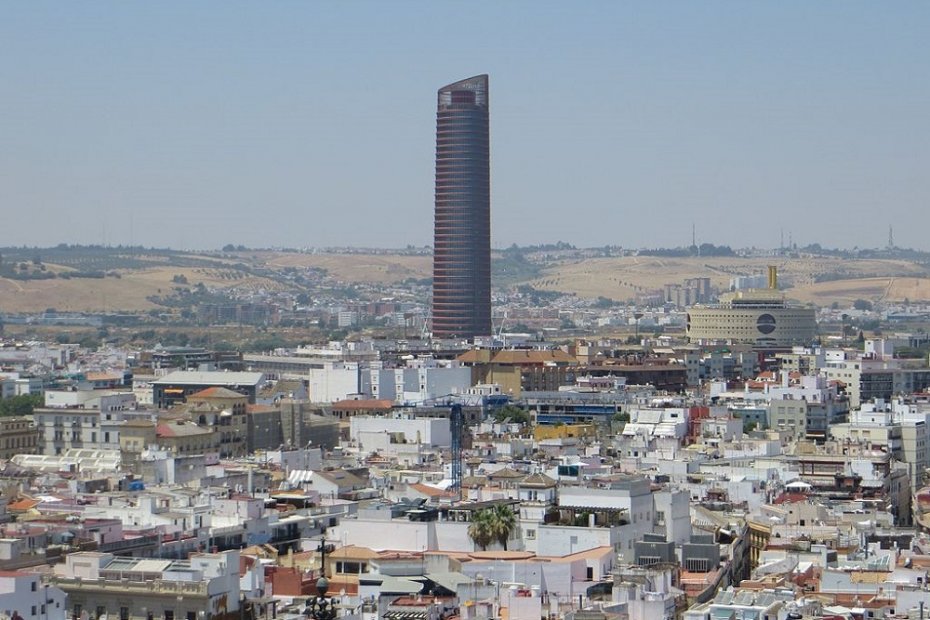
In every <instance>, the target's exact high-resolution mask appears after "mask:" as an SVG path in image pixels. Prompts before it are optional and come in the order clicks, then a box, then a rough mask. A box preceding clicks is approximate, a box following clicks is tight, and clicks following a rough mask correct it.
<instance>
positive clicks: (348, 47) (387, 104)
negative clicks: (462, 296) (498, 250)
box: [0, 0, 930, 249]
mask: <svg viewBox="0 0 930 620" xmlns="http://www.w3.org/2000/svg"><path fill="white" fill-rule="evenodd" d="M928 33H930V3H927V2H891V3H888V2H849V1H842V2H809V1H803V2H781V1H778V2H775V1H772V2H743V1H734V2H704V1H702V2H692V1H688V2H647V1H643V2H638V3H632V2H613V1H612V2H564V3H548V2H525V3H524V2H515V1H507V2H501V1H500V0H494V1H491V2H467V3H466V2H384V1H379V2H351V1H350V2H187V1H184V2H126V1H121V2H104V1H96V2H71V1H61V2H40V1H37V0H28V1H27V2H11V1H8V2H4V3H3V4H2V5H0V52H2V53H0V207H2V213H3V218H2V226H0V245H20V244H28V245H32V244H42V245H45V244H56V243H60V242H66V243H110V244H117V243H129V242H130V241H132V242H134V243H137V244H138V243H142V244H146V245H159V246H165V245H167V246H172V247H181V248H216V247H219V246H222V245H223V244H225V243H236V244H239V243H242V244H246V245H250V246H308V245H313V246H326V245H349V244H351V245H374V246H385V247H398V246H404V245H407V244H414V245H425V244H431V243H432V208H433V165H434V162H433V149H434V145H433V140H434V131H435V93H436V90H437V89H438V88H439V87H440V86H442V85H444V84H447V83H449V82H452V81H455V80H458V79H461V78H464V77H468V76H471V75H474V74H477V73H489V74H490V76H491V144H492V153H491V157H492V221H493V233H492V237H493V241H492V243H493V244H494V246H495V247H502V246H507V245H510V244H511V243H514V242H516V243H521V244H528V243H537V242H550V241H553V242H554V241H556V240H565V241H570V242H572V243H575V244H578V245H604V244H619V245H623V246H628V247H642V246H655V245H665V246H673V245H683V244H687V243H690V238H691V225H692V222H694V223H696V225H697V235H698V240H699V242H711V243H718V244H719V243H726V244H731V245H735V246H736V245H739V246H742V245H751V244H756V245H760V246H769V247H771V246H777V245H778V242H779V231H780V230H781V229H782V228H784V229H785V231H786V237H787V234H788V231H790V232H791V233H792V234H793V239H794V240H795V241H796V242H797V243H801V244H804V243H809V242H812V241H819V242H821V243H823V244H828V245H838V246H844V247H852V246H855V245H858V246H860V247H862V246H870V247H875V246H883V245H884V244H885V243H886V240H887V228H888V225H889V224H893V225H894V228H895V241H896V242H897V244H898V245H902V246H912V247H923V248H926V249H930V241H928V235H927V232H926V231H927V230H928V225H930V200H928V198H930V35H928Z"/></svg>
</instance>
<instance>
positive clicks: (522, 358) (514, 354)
mask: <svg viewBox="0 0 930 620" xmlns="http://www.w3.org/2000/svg"><path fill="white" fill-rule="evenodd" d="M491 361H492V362H493V363H495V364H547V363H559V364H577V363H578V360H577V359H576V358H574V357H572V356H571V355H569V354H568V353H566V352H565V351H563V350H562V349H549V350H545V351H538V350H529V349H507V350H504V351H498V352H497V354H496V355H495V356H494V357H493V358H492V360H491Z"/></svg>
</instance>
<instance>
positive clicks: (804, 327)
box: [686, 267, 817, 347]
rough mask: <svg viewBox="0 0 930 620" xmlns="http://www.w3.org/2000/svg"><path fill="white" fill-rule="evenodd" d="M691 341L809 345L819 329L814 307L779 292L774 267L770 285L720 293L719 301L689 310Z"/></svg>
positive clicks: (766, 345) (770, 276) (763, 345)
mask: <svg viewBox="0 0 930 620" xmlns="http://www.w3.org/2000/svg"><path fill="white" fill-rule="evenodd" d="M686 329H687V335H688V340H689V341H690V342H692V343H695V342H701V343H711V342H727V343H747V344H751V345H754V346H756V347H787V346H791V345H806V344H810V343H811V342H812V341H813V339H814V337H815V336H816V332H817V316H816V312H815V310H814V308H813V307H810V306H807V307H803V306H794V305H791V304H789V303H788V302H787V300H785V298H784V296H783V295H782V294H780V293H779V291H778V275H777V272H776V269H775V267H770V268H769V287H768V288H767V289H751V290H746V291H735V292H733V293H730V294H728V295H721V298H720V303H719V304H715V305H708V306H693V307H691V308H689V309H688V318H687V328H686Z"/></svg>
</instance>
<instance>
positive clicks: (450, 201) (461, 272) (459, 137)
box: [432, 75, 491, 338]
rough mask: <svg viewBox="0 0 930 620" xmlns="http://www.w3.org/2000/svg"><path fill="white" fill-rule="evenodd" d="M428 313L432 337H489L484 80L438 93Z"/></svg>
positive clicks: (488, 205) (488, 177)
mask: <svg viewBox="0 0 930 620" xmlns="http://www.w3.org/2000/svg"><path fill="white" fill-rule="evenodd" d="M432 315H433V316H432V321H433V323H432V331H433V336H435V337H438V338H451V337H460V338H472V337H474V336H488V335H490V334H491V151H490V123H489V117H488V76H487V75H477V76H475V77H472V78H468V79H467V80H462V81H460V82H455V83H454V84H449V85H448V86H443V87H442V88H440V89H439V101H438V106H437V110H436V212H435V220H434V228H433V311H432Z"/></svg>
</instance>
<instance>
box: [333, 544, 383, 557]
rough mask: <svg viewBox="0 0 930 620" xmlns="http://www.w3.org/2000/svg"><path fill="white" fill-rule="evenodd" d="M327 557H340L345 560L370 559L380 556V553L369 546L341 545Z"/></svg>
mask: <svg viewBox="0 0 930 620" xmlns="http://www.w3.org/2000/svg"><path fill="white" fill-rule="evenodd" d="M327 557H330V558H339V559H343V560H370V559H372V558H376V557H378V553H377V552H376V551H373V550H371V549H369V548H368V547H360V546H358V545H346V546H345V547H339V548H338V549H336V550H335V551H333V552H332V553H330V554H329V555H328V556H327Z"/></svg>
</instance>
